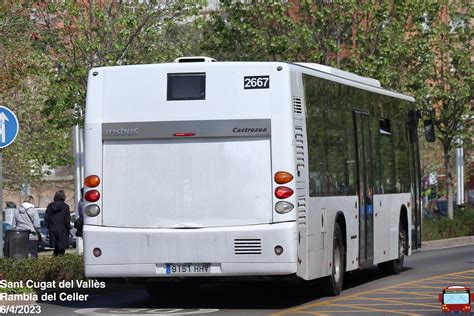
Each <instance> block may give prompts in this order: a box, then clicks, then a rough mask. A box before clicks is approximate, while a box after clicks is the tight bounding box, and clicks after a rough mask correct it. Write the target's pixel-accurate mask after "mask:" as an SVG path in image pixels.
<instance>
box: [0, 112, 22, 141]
mask: <svg viewBox="0 0 474 316" xmlns="http://www.w3.org/2000/svg"><path fill="white" fill-rule="evenodd" d="M19 130H20V125H19V124H18V119H17V118H16V115H15V113H13V111H12V110H10V109H9V108H6V107H4V106H0V148H5V147H7V146H8V145H10V144H11V143H13V141H14V140H15V138H16V136H17V135H18V131H19Z"/></svg>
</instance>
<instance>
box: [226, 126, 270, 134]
mask: <svg viewBox="0 0 474 316" xmlns="http://www.w3.org/2000/svg"><path fill="white" fill-rule="evenodd" d="M266 131H267V128H266V127H257V128H238V127H235V128H234V129H233V130H232V132H234V133H265V132H266Z"/></svg>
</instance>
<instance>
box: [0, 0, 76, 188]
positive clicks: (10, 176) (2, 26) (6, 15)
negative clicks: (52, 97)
mask: <svg viewBox="0 0 474 316" xmlns="http://www.w3.org/2000/svg"><path fill="white" fill-rule="evenodd" d="M27 13H28V11H27V10H26V9H25V8H24V7H22V6H19V5H9V4H3V5H0V20H1V21H2V22H1V23H0V52H1V53H0V54H1V58H0V91H1V93H0V104H1V105H4V106H6V107H8V108H10V109H12V110H13V111H14V112H15V114H16V115H17V117H18V120H19V123H20V132H19V134H18V136H17V139H16V140H15V142H14V143H13V144H12V145H10V146H9V147H7V148H5V149H2V154H3V176H4V178H5V179H6V181H5V182H6V185H7V186H10V187H12V188H18V187H19V186H20V185H21V184H22V183H35V182H38V181H40V180H41V178H42V176H43V173H44V168H43V167H44V166H46V165H47V166H51V167H53V168H55V167H57V166H62V165H66V164H67V163H68V162H69V159H70V154H69V143H70V140H69V131H68V130H65V129H56V128H51V126H50V124H49V123H48V120H47V119H45V118H44V117H42V115H41V112H42V111H43V109H44V102H45V100H46V99H47V96H48V93H49V87H50V85H49V82H48V77H49V75H50V68H51V64H50V62H49V61H48V59H47V58H46V56H45V55H44V54H43V53H42V52H39V51H37V50H35V48H34V47H33V45H32V40H31V38H32V36H34V25H33V24H32V22H31V20H30V19H29V18H28V14H27Z"/></svg>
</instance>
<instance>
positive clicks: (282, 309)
mask: <svg viewBox="0 0 474 316" xmlns="http://www.w3.org/2000/svg"><path fill="white" fill-rule="evenodd" d="M456 284H463V285H467V286H470V287H471V288H474V246H464V247H458V248H451V249H442V250H431V251H426V252H420V253H417V254H414V255H412V256H410V257H408V258H406V261H405V270H404V271H403V272H402V274H400V275H395V276H385V275H383V274H381V273H379V272H378V270H377V268H375V267H374V268H371V269H367V270H363V271H358V272H354V273H348V274H346V276H345V286H344V290H343V292H342V294H341V296H338V297H325V296H324V294H323V293H322V291H321V289H319V288H318V286H317V284H313V283H310V284H301V283H288V282H259V283H229V284H209V285H201V288H200V290H199V291H195V292H192V293H187V294H186V293H176V294H175V295H174V297H171V298H152V297H150V296H148V295H147V293H146V292H145V290H143V289H142V288H137V287H135V288H127V287H126V286H124V288H123V290H122V289H121V288H119V289H118V290H117V287H115V290H114V291H113V292H108V293H107V291H106V290H104V291H103V292H99V293H97V292H96V293H92V294H90V295H89V296H88V297H87V300H86V301H84V302H72V303H71V302H61V301H54V302H50V303H40V306H41V311H42V315H81V314H82V315H97V314H99V315H151V314H163V315H197V314H224V315H244V314H245V315H270V314H277V315H296V314H298V315H351V314H358V315H440V312H439V311H440V305H439V303H437V293H440V292H441V290H442V288H443V287H445V286H448V285H456Z"/></svg>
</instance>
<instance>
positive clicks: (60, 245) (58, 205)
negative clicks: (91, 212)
mask: <svg viewBox="0 0 474 316" xmlns="http://www.w3.org/2000/svg"><path fill="white" fill-rule="evenodd" d="M65 200H66V194H65V193H64V191H63V190H59V191H58V192H56V193H55V194H54V202H52V203H49V204H48V206H47V207H46V214H45V217H44V221H45V223H46V227H48V230H49V244H50V246H51V247H53V248H54V252H53V256H55V257H57V256H62V255H64V252H65V251H66V248H67V247H68V246H69V230H70V229H71V213H70V210H69V205H67V204H66V203H65V202H64V201H65Z"/></svg>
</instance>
